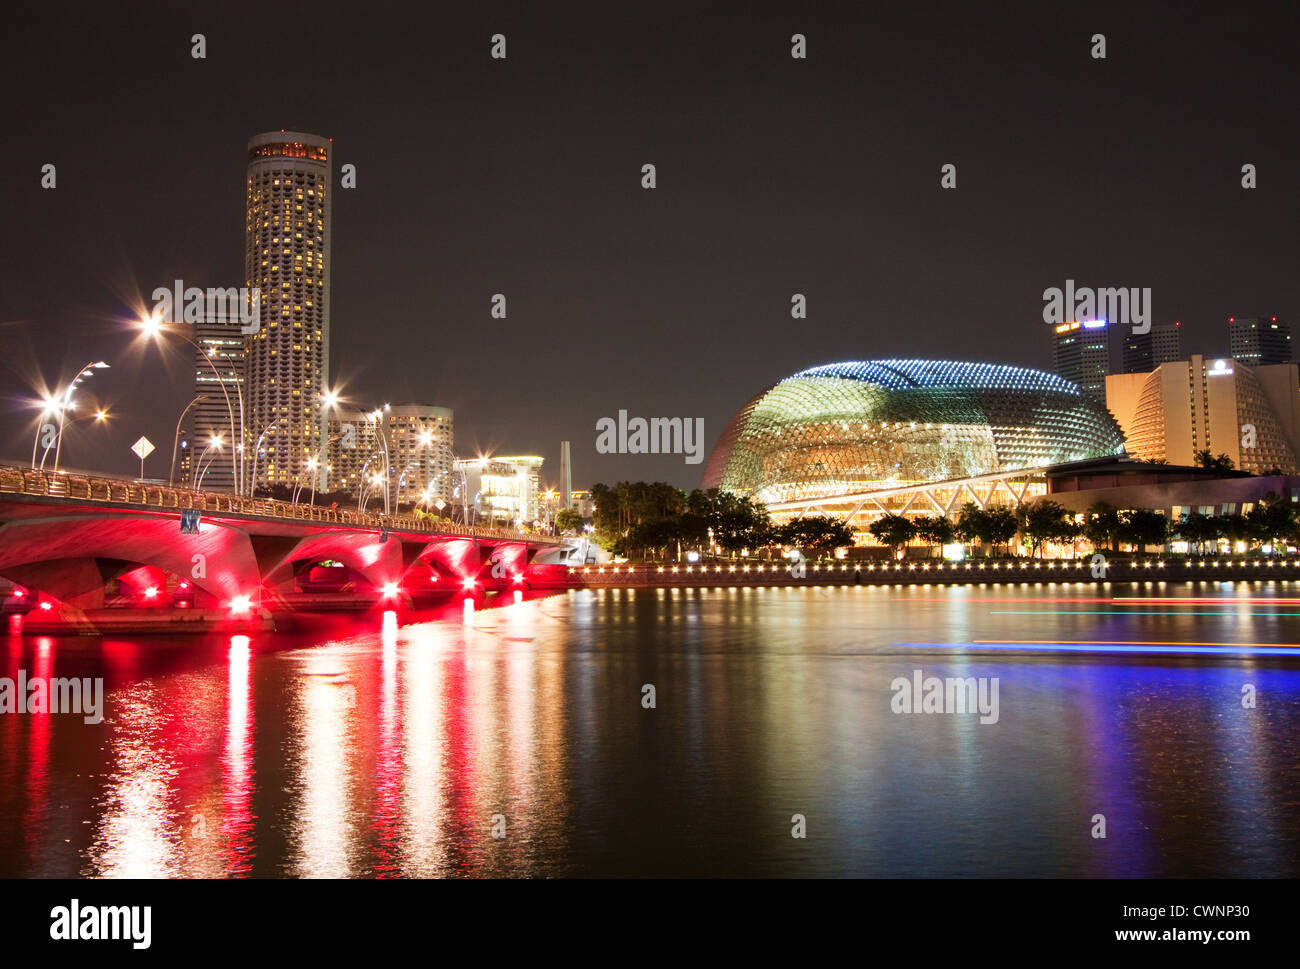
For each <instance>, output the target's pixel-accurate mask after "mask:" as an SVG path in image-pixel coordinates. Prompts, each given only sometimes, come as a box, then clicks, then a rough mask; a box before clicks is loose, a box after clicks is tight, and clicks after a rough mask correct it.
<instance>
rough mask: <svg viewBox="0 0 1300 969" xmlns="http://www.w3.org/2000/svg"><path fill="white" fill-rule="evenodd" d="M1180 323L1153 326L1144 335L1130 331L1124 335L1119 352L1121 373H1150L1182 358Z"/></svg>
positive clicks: (1176, 321)
mask: <svg viewBox="0 0 1300 969" xmlns="http://www.w3.org/2000/svg"><path fill="white" fill-rule="evenodd" d="M1182 332H1183V331H1182V323H1181V322H1180V321H1178V320H1175V321H1174V322H1173V323H1157V324H1153V325H1152V327H1151V329H1149V330H1147V332H1145V333H1134V332H1133V331H1132V330H1131V329H1130V330H1129V331H1128V332H1127V333H1126V334H1125V335H1124V346H1123V349H1122V351H1121V364H1122V368H1123V369H1122V372H1123V373H1150V372H1151V371H1152V370H1154V369H1156V367H1159V366H1160V365H1161V364H1165V363H1174V362H1175V361H1178V360H1181V359H1182V358H1183V341H1182Z"/></svg>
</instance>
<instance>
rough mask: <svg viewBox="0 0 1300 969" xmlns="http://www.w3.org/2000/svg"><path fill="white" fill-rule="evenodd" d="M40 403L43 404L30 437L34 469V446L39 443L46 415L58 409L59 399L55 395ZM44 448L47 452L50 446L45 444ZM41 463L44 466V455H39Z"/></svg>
mask: <svg viewBox="0 0 1300 969" xmlns="http://www.w3.org/2000/svg"><path fill="white" fill-rule="evenodd" d="M42 404H43V406H42V407H41V413H40V416H38V417H37V418H36V436H35V437H33V438H32V469H33V470H35V468H36V448H37V447H38V446H39V445H40V443H41V430H42V428H44V427H45V423H44V421H45V418H46V417H47V416H48V415H50V414H53V413H56V412H57V411H58V410H59V399H58V398H57V397H46V398H45V400H44V401H42ZM45 450H46V452H47V453H48V452H49V450H50V448H49V446H48V445H47V446H46V448H45ZM41 464H42V466H44V464H45V457H44V455H42V456H41Z"/></svg>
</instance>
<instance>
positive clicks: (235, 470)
mask: <svg viewBox="0 0 1300 969" xmlns="http://www.w3.org/2000/svg"><path fill="white" fill-rule="evenodd" d="M137 326H138V327H139V328H140V329H141V330H142V331H143V332H144V334H145V335H146V336H148V337H149V338H150V339H152V340H157V339H158V338H159V337H161V336H162V335H163V334H164V333H171V334H174V335H175V336H177V337H178V338H180V339H182V340H184V341H185V342H186V343H188V344H189V345H190V346H192V347H193V348H194V349H195V350H196V351H197V352H198V354H199V356H201V357H202V358H203V360H204V362H205V363H206V364H207V365H208V369H209V370H211V371H212V375H213V376H214V377H216V378H217V386H218V387H220V388H221V396H222V397H223V398H225V401H226V414H227V416H228V417H229V418H230V443H231V445H232V447H231V449H230V473H231V476H232V477H233V479H234V481H233V483H234V486H235V494H237V495H242V494H243V493H244V492H243V474H242V470H243V469H242V467H241V464H242V458H241V455H242V453H243V444H244V391H243V388H242V387H241V386H240V382H239V377H238V376H236V377H235V378H234V383H235V394H236V397H237V399H238V401H239V424H238V430H236V424H235V408H234V406H233V405H232V404H231V402H230V394H229V392H227V390H226V380H225V378H223V377H222V376H221V372H220V371H219V370H218V369H217V365H216V364H215V363H213V362H212V357H211V353H210V352H209V351H208V350H205V349H204V348H203V346H202V345H201V344H199V343H198V342H196V341H195V340H191V339H190V338H189V337H187V336H186V335H185V334H184V333H179V332H177V331H176V330H169V329H166V327H165V324H164V322H163V321H162V320H160V319H158V317H157V316H146V317H144V318H143V319H141V320H139V321H138V322H137ZM105 366H107V364H105ZM56 463H57V459H56Z"/></svg>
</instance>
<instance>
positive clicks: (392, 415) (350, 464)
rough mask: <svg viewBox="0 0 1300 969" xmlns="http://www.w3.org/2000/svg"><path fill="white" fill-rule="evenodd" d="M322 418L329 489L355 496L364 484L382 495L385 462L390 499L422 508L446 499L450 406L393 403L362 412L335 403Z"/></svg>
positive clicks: (450, 443)
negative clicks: (326, 435) (326, 425)
mask: <svg viewBox="0 0 1300 969" xmlns="http://www.w3.org/2000/svg"><path fill="white" fill-rule="evenodd" d="M328 418H329V445H328V447H327V448H326V458H327V462H328V465H329V467H328V470H329V487H330V490H331V491H347V492H349V493H351V494H352V495H355V496H358V497H359V496H360V494H361V491H362V488H363V487H367V486H368V490H369V491H370V492H371V493H372V494H378V495H382V494H383V477H382V475H383V470H384V467H385V465H387V467H388V469H389V478H390V485H389V489H390V494H391V496H392V499H393V501H394V502H395V503H396V504H398V505H423V506H425V507H426V510H427V508H430V507H433V506H434V503H435V502H437V501H439V500H443V501H447V502H450V500H451V497H452V484H451V479H452V466H453V463H454V461H455V457H454V454H453V450H452V449H453V447H454V445H455V429H454V415H453V414H452V411H451V408H449V407H435V406H433V405H430V404H395V405H392V406H388V407H384V408H380V409H376V410H374V411H370V412H363V411H360V410H356V409H354V408H342V407H341V408H338V409H336V410H334V411H332V412H330V413H329V414H328ZM381 435H382V438H381ZM376 477H378V479H379V480H378V481H376V480H375V478H376Z"/></svg>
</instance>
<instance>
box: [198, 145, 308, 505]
mask: <svg viewBox="0 0 1300 969" xmlns="http://www.w3.org/2000/svg"><path fill="white" fill-rule="evenodd" d="M331 148H332V146H331V144H330V142H329V140H328V139H325V138H321V137H319V136H317V135H309V134H303V133H302V132H298V131H278V132H269V133H266V134H260V135H255V136H254V137H253V138H251V139H249V142H248V199H247V207H246V222H245V231H244V275H245V278H246V284H247V285H248V286H249V287H250V288H256V289H259V290H260V291H261V323H260V326H259V328H258V330H257V332H255V333H249V334H247V336H246V340H247V350H248V361H247V368H246V373H247V381H246V383H245V389H246V397H245V413H246V415H247V416H246V426H245V429H244V436H245V438H246V439H247V440H248V442H249V446H250V448H251V447H252V446H253V444H254V443H255V442H256V441H257V440H258V439H259V437H260V438H261V439H262V446H261V448H259V449H258V453H257V454H256V455H254V456H253V461H254V463H255V470H254V472H253V479H254V482H255V483H256V484H257V485H259V486H265V485H270V484H284V485H291V484H293V482H294V481H295V480H296V479H298V477H299V476H300V475H304V476H305V475H308V474H310V473H311V469H309V468H308V467H307V462H309V461H313V459H314V458H315V457H316V456H317V454H318V453H319V452H320V448H321V443H322V440H323V438H322V434H323V433H324V428H323V426H322V425H323V416H322V406H323V401H322V398H321V395H322V391H323V390H324V388H325V385H326V381H327V380H328V379H329V343H330V228H331V224H332V213H331V202H332V198H333V194H332V186H331V184H330V151H331ZM223 405H224V401H223ZM314 467H315V462H314V461H313V464H312V468H314ZM320 473H321V474H323V473H324V472H323V469H321V471H320Z"/></svg>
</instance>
